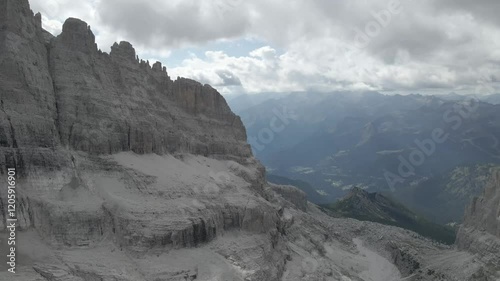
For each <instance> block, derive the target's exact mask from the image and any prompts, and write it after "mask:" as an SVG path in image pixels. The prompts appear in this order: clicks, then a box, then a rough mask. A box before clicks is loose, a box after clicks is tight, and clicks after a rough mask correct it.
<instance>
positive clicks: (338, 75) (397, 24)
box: [31, 0, 500, 92]
mask: <svg viewBox="0 0 500 281" xmlns="http://www.w3.org/2000/svg"><path fill="white" fill-rule="evenodd" d="M400 1H401V2H399V1H398V0H391V1H382V0H373V1H366V0H342V1H320V0H288V1H285V0H275V1H264V0H255V1H243V0H214V1H201V0H187V1H180V0H175V1H163V0H151V1H147V2H144V1H143V2H137V1H132V0H106V1H104V0H82V1H78V2H74V1H69V0H44V1H42V0H32V1H31V4H32V7H33V9H34V10H35V11H37V10H40V11H41V12H42V14H43V15H44V21H43V24H44V26H45V27H46V28H47V29H48V30H49V31H51V32H54V33H57V30H60V26H61V24H62V22H63V20H64V19H65V18H67V17H69V16H73V17H79V18H82V19H83V20H85V21H87V22H88V23H89V24H90V25H91V26H92V28H93V30H94V32H95V33H96V40H97V41H98V44H99V46H100V47H101V48H102V49H103V50H105V51H107V50H109V46H111V45H112V43H113V42H114V41H119V40H124V39H126V40H128V41H130V42H131V43H133V44H134V46H135V47H136V49H137V50H138V53H139V54H140V55H141V56H143V57H145V58H152V57H154V58H161V59H162V60H164V61H163V63H164V64H166V65H167V66H169V62H168V57H169V56H170V55H171V51H172V50H174V49H177V48H184V47H187V46H206V45H207V43H209V42H213V41H221V42H228V44H230V43H231V41H232V40H236V39H241V38H248V37H252V38H258V39H259V40H260V41H263V42H266V45H265V46H261V47H260V48H256V49H255V50H253V51H250V52H248V54H246V55H240V56H234V55H229V54H228V53H225V52H223V51H220V50H211V49H207V50H206V52H205V55H204V56H200V57H197V56H191V57H187V58H185V59H184V60H183V63H182V65H180V66H175V67H170V68H169V72H170V74H171V75H172V76H177V75H179V76H186V77H190V78H194V79H197V80H201V81H202V82H206V83H210V84H213V85H214V86H216V87H217V88H218V89H220V90H221V91H222V92H233V91H248V92H260V91H300V90H307V89H321V90H338V89H372V90H388V89H394V90H411V91H419V90H423V89H426V88H436V89H441V91H445V92H447V91H452V90H454V89H468V88H471V89H472V88H474V86H475V84H477V83H478V81H479V80H486V81H489V80H490V81H492V82H495V81H498V80H499V79H500V78H499V76H500V73H499V71H500V69H499V66H500V50H498V46H499V45H500V20H498V17H497V16H496V13H494V12H493V11H495V8H497V7H498V5H499V4H498V3H497V1H494V0H480V1H476V2H474V5H472V4H471V3H470V2H469V1H465V0H458V1H451V0H443V1H438V0H422V1H418V2H415V1H410V0H400ZM391 3H392V4H391ZM398 3H399V4H400V5H401V7H399V6H398ZM391 5H392V6H391ZM394 7H397V8H398V9H397V12H394V11H396V10H394V11H393V10H391V9H392V8H394ZM361 32H362V33H361ZM361 41H363V42H362V43H363V44H360V42H361ZM277 50H279V51H277Z"/></svg>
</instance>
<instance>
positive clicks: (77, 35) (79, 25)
mask: <svg viewBox="0 0 500 281" xmlns="http://www.w3.org/2000/svg"><path fill="white" fill-rule="evenodd" d="M58 38H61V41H62V42H63V43H64V44H65V45H66V46H67V47H68V48H70V49H73V50H78V51H81V52H84V53H91V52H94V51H97V45H96V43H95V35H94V33H93V32H92V30H91V29H90V26H89V25H88V24H87V23H86V22H84V21H82V20H80V19H77V18H68V19H67V20H66V21H65V22H64V24H63V28H62V33H61V35H59V36H58Z"/></svg>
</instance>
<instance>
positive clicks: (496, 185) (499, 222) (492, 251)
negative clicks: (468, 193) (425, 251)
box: [456, 169, 500, 280]
mask: <svg viewBox="0 0 500 281" xmlns="http://www.w3.org/2000/svg"><path fill="white" fill-rule="evenodd" d="M456 243H457V245H458V247H459V248H460V249H463V250H467V251H471V252H473V253H476V254H477V255H478V257H479V258H480V259H482V260H483V261H484V262H485V263H486V264H488V265H489V266H487V267H485V268H484V271H485V272H484V273H483V274H484V275H494V276H495V277H496V279H495V280H498V279H500V269H499V268H498V265H499V264H500V169H496V170H495V171H494V172H493V173H492V175H491V177H490V180H489V183H488V184H487V185H486V188H485V189H484V192H483V195H482V196H480V197H476V198H474V199H473V200H472V202H471V204H470V205H469V206H468V208H467V210H466V211H465V217H464V223H463V225H462V227H461V228H460V230H459V232H458V236H457V242H456ZM487 280H490V279H487ZM491 280H493V279H491Z"/></svg>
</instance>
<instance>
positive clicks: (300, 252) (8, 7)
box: [0, 0, 500, 281]
mask: <svg viewBox="0 0 500 281" xmlns="http://www.w3.org/2000/svg"><path fill="white" fill-rule="evenodd" d="M41 17H42V16H41V15H40V14H34V13H33V12H32V11H31V9H30V6H29V3H28V1H27V0H0V105H1V108H0V109H1V110H0V172H1V174H2V177H1V178H2V181H3V182H4V183H6V176H7V169H8V168H15V169H16V173H17V178H16V180H17V184H16V192H17V193H16V195H17V205H16V207H17V208H16V215H17V219H18V224H17V244H16V247H17V252H16V256H17V264H16V273H15V274H13V273H10V272H8V271H7V267H6V261H7V257H6V256H5V255H4V253H6V252H7V250H8V245H7V237H8V232H7V228H6V226H7V218H8V212H7V188H4V187H5V186H6V185H5V184H4V183H2V184H1V185H0V186H1V188H0V214H1V216H0V217H1V220H0V230H1V232H0V249H1V251H0V252H1V253H2V256H1V257H0V261H1V262H0V280H19V281H35V280H37V281H42V280H48V281H65V280H73V281H94V280H106V281H108V280H110V281H111V280H113V281H118V280H120V281H125V280H130V281H135V280H147V281H160V280H172V281H173V280H245V281H250V280H255V281H265V280H314V281H317V280H342V281H348V280H364V281H382V280H384V281H390V280H499V279H500V272H499V270H500V266H499V264H500V260H499V249H500V247H499V245H500V243H499V241H500V212H499V210H500V207H499V204H500V203H499V202H500V201H499V200H500V199H499V198H500V176H499V175H500V174H498V173H497V174H494V175H493V176H492V181H491V183H490V185H489V186H488V187H487V189H486V192H485V195H484V196H483V197H481V198H478V199H476V200H475V201H474V202H473V203H472V205H471V206H470V208H469V209H468V210H467V214H466V220H465V223H464V226H463V227H462V228H461V230H460V233H459V238H458V240H457V245H456V246H453V247H450V246H444V245H441V244H439V243H436V242H433V241H431V240H429V239H426V238H423V237H421V236H419V235H417V234H415V233H413V232H410V231H407V230H403V229H401V228H397V227H391V226H383V225H380V224H376V223H370V222H361V221H357V220H354V219H343V218H332V217H330V216H328V215H326V214H324V213H323V212H321V211H320V210H319V209H318V208H317V207H316V206H315V205H314V204H312V203H310V202H308V201H307V198H306V196H305V194H304V193H303V192H302V191H299V190H298V189H296V188H294V187H291V186H279V185H274V184H270V183H267V182H266V180H265V169H264V167H263V166H262V165H261V164H260V162H259V161H258V160H257V159H255V158H254V156H253V155H252V152H251V149H250V146H249V145H248V144H247V140H246V138H247V137H246V132H245V128H244V126H243V124H242V122H241V120H240V118H239V117H238V116H237V115H235V114H234V113H233V112H232V111H231V109H230V108H229V106H228V105H227V103H226V101H225V100H224V98H223V97H222V96H221V95H220V94H219V93H218V92H217V90H216V89H214V88H212V87H211V86H209V85H202V84H200V83H198V82H196V81H193V80H189V79H185V78H177V79H175V80H172V79H171V78H170V77H169V75H168V73H167V69H166V68H165V67H164V66H162V64H161V63H159V62H156V63H154V64H152V65H150V62H148V61H143V60H140V59H139V58H138V57H137V56H136V53H135V50H134V48H133V46H132V45H131V44H130V43H128V42H120V43H115V44H114V45H113V46H112V47H111V52H110V53H109V54H108V53H105V52H102V51H101V50H100V49H99V48H98V47H97V45H96V43H95V37H94V35H93V33H92V31H91V29H90V27H89V26H88V25H87V24H86V23H85V22H84V21H82V20H79V19H74V18H69V19H68V20H66V22H65V23H64V26H63V30H62V33H61V34H59V35H57V36H53V35H51V34H49V33H48V32H47V31H45V30H44V29H43V28H42V24H41ZM4 179H5V180H4Z"/></svg>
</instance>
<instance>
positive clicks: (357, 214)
mask: <svg viewBox="0 0 500 281" xmlns="http://www.w3.org/2000/svg"><path fill="white" fill-rule="evenodd" d="M322 207H323V209H324V210H325V212H327V213H328V214H330V215H332V216H336V217H349V218H354V219H358V220H362V221H372V222H378V223H382V224H387V225H393V226H398V227H402V228H406V229H409V230H412V231H415V232H417V233H419V234H421V235H422V236H426V237H429V238H432V239H434V240H437V241H439V242H442V243H446V244H453V243H454V242H455V231H454V230H453V229H451V228H448V227H445V226H441V225H438V224H435V223H431V222H429V221H427V220H426V219H424V218H423V217H421V216H419V215H417V214H415V213H413V212H412V211H410V210H409V209H407V208H406V207H405V206H403V205H402V204H400V203H398V202H396V201H394V200H392V199H390V198H388V197H386V196H384V195H382V194H380V193H369V192H366V191H364V190H362V189H360V188H358V187H354V188H353V189H352V190H351V191H350V192H349V193H348V194H347V195H346V196H345V197H344V198H342V199H341V200H339V201H337V202H336V203H334V204H327V205H322Z"/></svg>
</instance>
